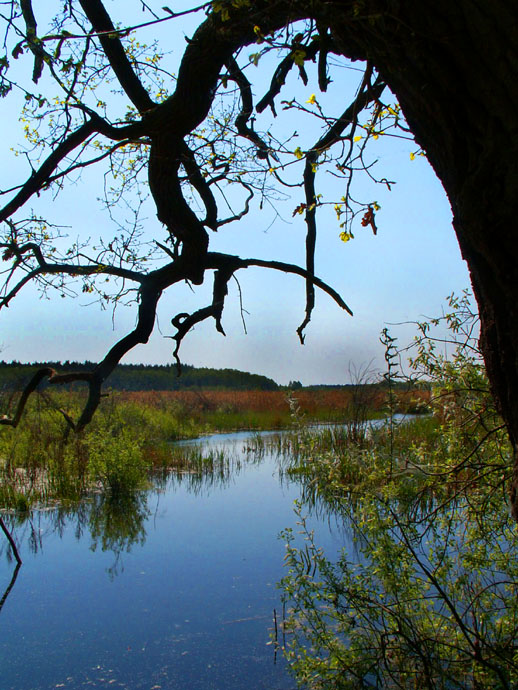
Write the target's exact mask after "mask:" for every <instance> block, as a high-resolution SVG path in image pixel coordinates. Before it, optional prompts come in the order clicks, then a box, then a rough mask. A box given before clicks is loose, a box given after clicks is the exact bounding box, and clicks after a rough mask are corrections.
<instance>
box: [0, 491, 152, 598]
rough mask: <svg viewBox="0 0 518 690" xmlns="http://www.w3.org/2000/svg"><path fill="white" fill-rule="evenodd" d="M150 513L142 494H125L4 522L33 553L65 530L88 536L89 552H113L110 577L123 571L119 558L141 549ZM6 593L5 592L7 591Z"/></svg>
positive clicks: (5, 547)
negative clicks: (53, 535)
mask: <svg viewBox="0 0 518 690" xmlns="http://www.w3.org/2000/svg"><path fill="white" fill-rule="evenodd" d="M149 514H150V511H149V508H148V495H147V493H146V492H145V491H141V492H136V493H133V494H128V495H117V496H114V495H111V494H93V495H91V496H89V497H88V499H85V500H84V501H81V502H80V503H76V504H70V505H66V506H58V507H56V508H52V509H51V510H32V511H29V512H27V513H11V514H9V515H6V516H5V521H6V523H7V525H8V527H9V529H10V532H11V533H12V534H15V535H16V541H17V543H18V545H19V547H20V550H23V548H26V549H28V550H29V551H30V552H32V553H38V552H39V551H41V550H42V549H43V546H44V542H45V537H47V536H49V535H50V534H57V535H58V536H60V537H62V536H63V535H64V533H65V531H66V530H67V529H70V528H71V527H72V528H73V529H74V535H75V538H76V539H77V540H80V539H82V538H84V537H86V538H88V537H90V538H91V540H92V543H91V546H90V548H91V550H92V551H96V550H97V549H98V548H100V549H101V550H102V551H112V552H113V554H114V557H115V558H114V562H113V565H111V566H110V567H109V568H108V574H109V575H110V577H114V576H116V575H117V574H118V573H119V572H120V571H121V569H122V564H121V556H122V554H123V553H129V552H130V551H131V549H132V547H133V546H135V545H138V546H142V545H143V544H144V542H145V540H146V530H145V521H146V519H147V518H148V516H149ZM3 554H5V557H6V558H7V560H8V562H11V561H12V553H11V549H10V546H9V544H8V542H7V541H5V543H2V544H1V545H0V556H2V555H3ZM7 594H8V592H7Z"/></svg>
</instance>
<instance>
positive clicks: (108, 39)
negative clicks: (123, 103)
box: [79, 0, 156, 113]
mask: <svg viewBox="0 0 518 690" xmlns="http://www.w3.org/2000/svg"><path fill="white" fill-rule="evenodd" d="M79 3H80V5H81V7H82V8H83V11H84V13H85V14H86V16H87V17H88V20H89V21H90V23H91V25H92V27H93V30H94V31H95V32H96V33H97V34H98V38H99V41H100V43H101V46H102V49H103V51H104V54H105V55H106V57H107V58H108V62H109V63H110V66H111V68H112V69H113V71H114V73H115V76H116V77H117V79H118V81H119V84H120V85H121V86H122V88H123V89H124V91H125V93H126V95H127V96H128V98H129V99H130V101H131V102H132V103H133V105H134V106H135V107H136V108H137V110H138V111H139V112H140V113H145V112H146V111H148V110H152V109H153V108H154V107H155V106H156V103H155V102H154V101H152V100H151V97H150V96H149V93H148V92H147V91H146V89H145V88H144V86H143V85H142V82H141V81H140V79H139V78H138V77H137V75H136V73H135V71H134V69H133V67H132V66H131V62H130V61H129V59H128V56H127V55H126V53H125V52H124V48H123V47H122V43H121V42H120V34H119V33H118V32H117V31H116V29H115V27H114V26H113V23H112V20H111V19H110V16H109V14H108V12H106V9H105V8H104V5H103V3H102V2H101V0H79Z"/></svg>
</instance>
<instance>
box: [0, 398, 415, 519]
mask: <svg viewBox="0 0 518 690" xmlns="http://www.w3.org/2000/svg"><path fill="white" fill-rule="evenodd" d="M360 393H361V396H360ZM367 394H368V395H367ZM427 395H428V394H427V391H413V392H412V394H406V393H401V395H400V397H399V400H398V403H397V409H398V410H400V411H405V412H408V411H415V410H416V409H423V408H424V407H425V406H426V402H427ZM83 401H84V399H83V397H82V396H81V394H80V393H78V392H58V393H53V394H52V395H50V394H48V393H45V394H44V395H40V396H38V397H35V398H33V399H31V400H30V403H29V405H28V406H27V409H26V412H25V413H24V417H23V418H22V421H21V423H20V424H19V426H18V427H17V428H12V427H8V426H3V427H0V458H2V464H1V467H0V479H1V482H0V508H9V509H15V510H20V511H23V510H28V509H29V508H30V507H31V506H34V505H42V504H43V505H46V504H48V503H49V502H53V501H74V500H78V499H80V498H81V496H83V495H84V494H85V492H86V491H88V490H91V488H92V487H97V488H99V489H101V490H106V491H110V492H112V493H121V492H125V491H131V490H133V489H135V488H136V487H139V486H142V485H143V484H145V482H146V478H147V475H148V473H149V472H150V471H153V470H156V469H163V468H165V467H170V466H171V465H172V464H173V465H176V464H178V463H179V462H182V463H184V460H182V459H180V458H178V457H176V459H175V458H173V457H172V451H171V443H172V442H174V441H177V440H181V439H194V438H197V437H200V436H203V435H206V434H209V433H225V432H231V431H236V430H244V429H246V430H250V431H260V430H268V429H279V430H280V429H290V428H294V427H297V428H299V427H300V426H302V425H304V424H315V423H328V424H329V423H346V424H349V425H350V426H351V428H352V427H356V426H358V425H359V424H361V423H363V422H364V421H365V420H366V419H369V418H370V419H373V418H379V417H383V416H384V415H385V414H386V410H387V401H386V397H385V395H383V394H382V392H381V391H379V390H376V391H373V390H369V389H365V390H362V389H360V388H358V390H356V391H355V390H327V391H321V390H320V391H297V392H296V393H291V394H288V395H287V394H286V393H285V392H282V391H173V392H171V391H165V392H164V391H145V392H139V393H136V392H127V393H124V392H122V393H121V392H113V393H110V394H109V395H108V396H107V397H106V398H105V399H104V400H103V401H102V403H101V406H100V408H99V410H98V412H97V414H96V415H95V417H94V419H93V421H92V423H91V424H90V425H89V426H88V427H87V429H85V431H84V432H83V433H82V434H81V435H80V436H75V435H74V434H73V433H68V435H67V423H66V421H65V420H66V417H67V416H68V417H70V418H77V416H78V414H79V411H80V409H81V405H82V403H83ZM360 402H361V404H360ZM197 462H198V461H196V463H195V464H197ZM184 464H185V463H184Z"/></svg>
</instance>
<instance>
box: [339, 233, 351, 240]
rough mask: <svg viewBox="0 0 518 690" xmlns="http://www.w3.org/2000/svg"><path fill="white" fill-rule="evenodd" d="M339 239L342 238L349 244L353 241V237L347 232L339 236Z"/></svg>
mask: <svg viewBox="0 0 518 690" xmlns="http://www.w3.org/2000/svg"><path fill="white" fill-rule="evenodd" d="M339 237H340V239H341V240H342V242H349V240H350V239H351V235H350V234H349V233H348V232H345V231H344V232H341V233H340V235H339Z"/></svg>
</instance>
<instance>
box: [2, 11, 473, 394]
mask: <svg viewBox="0 0 518 690" xmlns="http://www.w3.org/2000/svg"><path fill="white" fill-rule="evenodd" d="M118 4H119V5H121V7H126V3H122V2H121V1H119V2H118V3H117V2H115V3H112V4H111V5H110V8H114V10H115V9H116V8H117V5H118ZM151 4H153V3H151ZM155 4H156V3H155ZM135 5H136V6H137V5H138V3H135ZM158 6H159V3H158V5H157V7H158ZM141 16H142V15H139V17H141ZM191 21H192V20H191ZM191 26H192V24H191ZM175 31H176V32H177V34H176V40H172V41H171V40H170V42H169V45H172V46H175V45H178V46H179V47H178V48H177V49H176V50H173V53H172V55H171V57H170V59H171V60H176V61H178V59H179V57H180V55H181V51H182V50H183V47H184V45H185V43H184V41H183V37H182V27H181V26H180V24H177V25H176V29H175ZM183 31H184V32H185V33H187V34H189V33H190V31H191V30H190V28H189V26H188V25H186V26H185V27H183ZM155 32H156V30H155ZM169 32H171V23H170V24H169ZM168 36H169V38H170V36H171V33H169V34H168ZM144 38H145V37H144ZM147 38H148V39H149V36H148V37H147ZM20 69H21V67H20ZM24 69H25V70H26V71H28V70H29V66H28V63H26V64H25V65H24ZM270 76H271V73H269V74H267V75H266V78H267V79H269V78H270ZM338 77H340V79H342V81H343V83H338V82H339V79H338ZM338 77H337V78H336V81H335V84H333V85H332V86H333V87H334V89H330V94H329V96H327V97H326V98H325V99H324V98H323V97H321V96H320V95H319V94H318V93H317V97H318V98H319V99H321V100H322V102H323V103H324V104H326V103H327V104H328V107H329V108H333V106H335V110H336V108H337V107H338V110H337V112H339V111H340V110H341V109H342V108H343V105H344V104H345V103H346V102H348V101H349V100H350V99H351V98H352V97H353V96H354V84H356V83H357V79H358V76H357V73H354V72H350V71H346V70H344V71H343V78H342V76H341V75H338ZM314 90H315V89H314V87H313V89H312V88H311V85H309V86H308V87H304V86H303V84H302V82H300V80H297V79H296V78H295V75H293V77H292V78H291V79H290V81H288V82H287V86H286V88H285V91H284V97H285V98H290V97H293V96H295V95H296V96H297V98H298V99H299V100H300V101H305V100H306V98H309V97H310V95H311V93H312V91H314ZM260 91H261V88H260V87H258V92H259V93H260ZM333 99H334V101H333ZM342 99H343V100H342ZM337 104H338V106H337ZM2 106H3V107H4V113H5V112H8V113H9V111H8V110H6V108H5V106H4V103H2ZM270 119H271V116H270ZM279 120H280V118H279ZM8 121H9V125H10V127H11V131H10V134H9V137H6V138H5V139H3V141H2V144H1V149H0V155H1V156H2V160H3V164H2V167H1V172H0V186H1V187H2V188H6V187H8V186H11V185H12V184H13V180H14V179H16V177H17V176H19V179H20V180H21V176H22V174H23V171H24V170H26V168H25V166H24V164H23V161H21V160H20V159H16V160H15V161H14V162H13V161H12V159H11V154H10V151H9V149H10V147H11V146H12V145H13V142H14V140H15V139H20V140H21V139H22V137H21V126H20V125H19V124H18V123H17V121H16V116H15V114H14V111H12V112H11V113H9V118H8ZM265 122H266V124H265ZM270 124H271V126H272V127H273V126H276V124H277V123H275V122H274V121H273V119H272V121H271V123H268V116H266V118H265V120H263V122H262V123H261V126H262V127H263V128H267V127H269V126H270ZM290 126H292V123H290ZM299 134H300V136H299V137H298V138H297V140H296V144H294V146H295V145H300V146H301V148H302V149H304V148H305V144H306V146H309V145H310V143H311V141H312V140H314V138H315V134H314V132H313V133H311V132H306V131H303V130H301V131H300V132H299ZM375 147H378V148H375ZM415 148H416V147H415V144H413V143H412V142H407V141H404V140H401V139H394V140H388V139H387V138H383V137H382V138H380V139H379V140H378V141H377V142H372V145H371V153H372V158H373V159H374V158H375V157H376V158H378V159H379V160H378V163H377V164H376V168H375V169H376V170H377V171H379V174H380V175H382V176H386V177H387V178H389V179H391V180H395V181H396V182H397V184H395V185H394V186H393V188H392V191H390V192H389V191H388V190H387V189H386V187H384V186H380V185H378V186H376V187H375V188H374V186H373V185H372V184H371V183H369V182H368V181H367V180H365V182H362V183H361V185H359V186H358V188H357V193H358V194H360V193H362V194H364V196H365V197H366V198H368V199H376V200H377V201H378V203H379V204H380V205H381V210H380V211H379V213H378V215H377V224H378V228H379V231H378V235H377V236H376V237H374V236H373V234H372V232H371V230H370V228H363V227H361V225H360V222H359V220H358V223H357V227H355V239H354V240H351V241H350V242H347V243H343V242H341V241H340V239H339V237H338V234H339V228H338V224H337V222H336V216H334V213H330V212H327V211H324V210H322V211H321V212H319V217H318V220H319V237H318V247H317V256H316V273H317V275H318V276H319V277H320V278H322V279H323V280H325V281H326V282H327V283H329V284H331V285H332V286H333V287H334V288H335V289H336V290H337V291H338V292H339V293H340V294H341V295H342V296H343V297H344V299H345V301H346V302H347V303H348V304H349V306H350V307H351V309H352V310H353V312H354V317H352V318H351V317H350V316H348V315H347V314H346V313H345V312H343V311H342V310H341V309H340V308H339V307H338V306H337V305H336V304H335V303H334V302H333V301H332V300H331V299H330V298H329V297H328V296H327V295H325V294H324V293H321V292H318V293H317V306H316V309H315V312H314V316H313V319H312V322H311V323H310V325H309V326H308V328H307V330H306V342H305V345H304V346H301V345H300V344H299V341H298V338H297V335H296V333H295V330H296V328H297V326H298V325H299V323H300V322H301V320H302V319H303V316H304V307H305V285H304V282H303V281H302V280H301V279H299V278H295V277H293V276H286V275H284V274H276V273H274V272H272V271H266V270H264V269H259V268H254V269H248V270H247V271H241V272H239V273H238V278H239V281H240V285H241V290H242V296H243V306H244V308H245V309H246V312H247V313H246V314H245V320H246V328H247V334H246V335H245V333H244V332H243V325H242V321H241V313H240V309H239V299H238V291H237V286H236V284H235V283H233V282H232V283H231V284H230V294H229V297H228V299H227V305H226V309H225V312H224V315H223V325H224V327H225V331H226V333H227V337H223V336H221V335H220V334H219V333H217V332H216V331H215V330H214V327H213V322H205V323H203V324H201V325H199V326H197V327H196V329H195V331H194V332H192V333H190V334H189V335H188V336H187V337H186V338H185V340H184V342H183V344H182V349H181V357H182V360H183V361H184V362H186V363H190V364H194V365H197V366H211V367H218V368H223V367H232V368H238V369H243V370H247V371H252V372H254V373H260V374H265V375H267V376H271V377H272V378H274V379H275V380H276V381H278V382H279V383H287V382H288V381H289V380H293V379H298V380H300V381H302V382H303V383H304V384H310V383H344V382H346V381H347V380H348V379H349V373H348V372H349V371H350V370H351V369H354V368H358V367H362V366H364V365H366V364H367V363H369V362H370V361H371V360H373V367H374V368H376V369H380V370H382V369H383V363H384V360H383V349H382V347H381V345H380V344H379V334H380V331H381V329H382V328H383V327H384V326H385V325H387V324H394V323H402V322H408V321H412V320H416V319H419V318H422V316H423V315H428V316H435V315H438V314H440V312H441V309H442V308H443V306H444V303H445V297H446V296H447V295H448V294H450V293H451V292H452V291H455V292H460V291H461V290H462V289H463V288H465V287H469V278H468V274H467V270H466V266H465V263H464V262H463V261H462V259H461V257H460V252H459V248H458V245H457V242H456V239H455V235H454V232H453V229H452V227H451V212H450V208H449V204H448V201H447V198H446V195H445V193H444V191H443V190H442V187H441V186H440V184H439V183H438V181H437V180H436V178H435V176H434V173H433V171H432V170H431V168H430V166H429V164H428V163H427V161H426V159H424V158H423V157H419V156H418V157H416V159H415V160H410V152H411V151H415ZM100 184H102V182H101V181H100V180H99V173H93V172H92V171H89V172H88V173H87V174H86V175H85V176H84V178H83V179H82V180H78V181H76V182H75V183H74V185H73V186H72V187H71V188H70V189H69V190H68V191H67V192H66V193H65V194H63V195H62V197H61V198H58V200H57V201H56V202H53V201H52V199H51V198H50V196H49V195H48V194H46V195H45V194H44V195H42V198H41V199H39V200H35V201H34V204H33V205H34V208H35V210H37V212H41V213H43V212H45V213H47V214H51V215H52V218H53V219H54V220H55V222H58V223H62V224H64V225H67V226H68V228H67V232H68V234H69V235H70V236H71V237H75V236H76V235H77V236H79V235H83V236H84V235H86V236H90V237H92V238H94V239H95V238H96V237H98V236H99V235H101V234H103V233H105V232H106V233H109V232H110V223H109V219H107V218H106V217H105V216H103V215H102V214H101V213H100V211H99V210H98V208H97V206H96V203H95V199H96V197H97V196H99V194H100ZM336 184H337V182H336V181H335V179H334V178H331V177H330V176H329V175H327V176H326V174H325V173H322V174H321V175H320V174H319V175H318V176H317V187H318V189H317V191H323V192H327V191H328V190H329V189H333V186H336ZM4 198H5V197H4ZM301 201H303V195H302V192H301V191H300V190H295V193H294V195H293V197H292V198H291V199H289V200H287V201H284V202H279V203H276V211H277V212H278V213H279V214H280V215H279V216H278V217H276V215H275V214H274V212H273V210H272V209H271V208H269V207H267V206H265V207H264V209H263V210H259V209H257V208H256V209H255V210H254V212H253V213H251V214H250V215H248V216H247V217H245V218H244V219H243V220H242V221H241V222H240V223H237V224H233V225H231V226H225V227H223V228H221V229H220V232H219V233H218V234H217V235H214V234H213V235H212V236H211V249H213V250H215V251H228V252H229V253H233V254H240V255H241V256H246V257H250V256H255V257H258V258H263V259H280V260H284V261H288V262H293V263H299V264H301V265H303V264H304V240H305V224H304V220H303V216H299V215H296V216H295V217H292V211H293V209H294V208H295V206H296V205H297V204H298V203H300V202H301ZM146 216H147V220H146V222H145V232H146V233H149V237H152V236H154V235H155V234H157V236H159V233H160V231H161V229H160V224H159V223H158V221H157V220H156V218H155V216H154V209H153V207H152V206H151V204H150V205H149V207H147V208H146ZM105 229H106V230H105ZM211 282H212V281H211V280H209V281H208V282H207V285H205V286H202V287H201V288H196V294H193V293H192V292H191V290H190V289H189V288H188V287H187V286H176V287H174V288H172V289H170V290H169V292H168V293H167V294H166V295H165V296H164V297H163V298H162V301H161V304H160V307H159V312H158V313H159V318H158V323H157V328H156V329H155V333H154V335H153V337H152V339H151V340H150V342H149V343H148V344H147V345H145V346H140V347H138V348H136V349H135V350H134V351H133V352H132V353H130V355H129V356H128V357H127V358H126V359H125V360H124V361H126V362H145V363H169V362H171V361H172V349H173V347H172V341H171V340H169V339H168V338H167V336H168V335H172V334H173V333H174V329H173V328H172V326H171V325H170V319H171V317H172V316H174V315H175V314H177V313H179V312H183V311H192V310H194V309H197V308H199V307H200V306H204V305H205V304H208V303H209V302H210V296H211V292H212V285H211ZM51 297H52V299H50V300H47V299H43V300H40V299H39V297H38V295H37V293H36V292H35V291H34V290H33V289H32V288H28V289H26V291H25V292H24V293H22V294H21V295H20V296H19V297H17V298H16V300H14V301H13V302H12V303H11V306H10V308H9V309H5V310H3V312H2V313H0V347H1V352H0V357H2V358H3V359H5V360H7V361H10V360H12V359H16V360H19V361H34V360H38V361H44V360H64V359H69V360H79V361H83V360H85V359H88V360H94V361H95V360H97V359H99V358H100V357H102V356H103V355H104V354H105V353H106V351H107V349H109V347H111V345H112V344H113V343H114V342H115V341H116V340H117V339H118V338H120V337H121V336H122V335H124V333H125V332H127V330H128V329H130V328H131V327H132V326H133V324H134V322H135V311H136V310H135V306H134V305H133V306H132V307H123V306H119V307H118V308H117V310H116V312H115V314H113V313H112V311H110V310H105V311H101V310H100V308H99V305H98V304H92V305H88V303H89V300H88V297H87V296H84V295H82V294H81V293H80V296H79V297H77V298H76V299H71V298H65V299H62V298H60V297H59V296H58V295H54V296H51ZM392 331H393V334H394V335H396V336H397V337H398V338H399V342H400V343H401V344H402V345H403V344H406V343H407V342H408V341H410V340H411V339H412V336H413V334H414V329H413V328H412V327H411V326H394V327H393V328H392Z"/></svg>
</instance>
